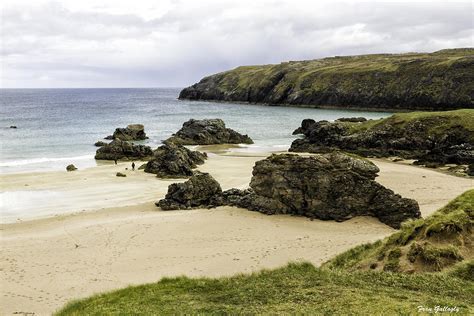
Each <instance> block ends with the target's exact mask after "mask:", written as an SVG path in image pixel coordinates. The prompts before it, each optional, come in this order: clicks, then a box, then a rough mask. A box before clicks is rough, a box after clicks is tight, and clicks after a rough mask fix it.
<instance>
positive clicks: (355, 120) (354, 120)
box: [336, 116, 367, 123]
mask: <svg viewBox="0 0 474 316" xmlns="http://www.w3.org/2000/svg"><path fill="white" fill-rule="evenodd" d="M336 121H338V122H352V123H360V122H365V121H367V119H366V118H365V117H362V116H358V117H341V118H338V119H337V120H336Z"/></svg>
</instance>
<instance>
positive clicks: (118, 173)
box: [115, 172, 127, 177]
mask: <svg viewBox="0 0 474 316" xmlns="http://www.w3.org/2000/svg"><path fill="white" fill-rule="evenodd" d="M115 175H116V176H117V177H126V176H127V175H126V174H124V173H121V172H117V173H116V174H115Z"/></svg>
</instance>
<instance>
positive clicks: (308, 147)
mask: <svg viewBox="0 0 474 316" xmlns="http://www.w3.org/2000/svg"><path fill="white" fill-rule="evenodd" d="M308 122H309V120H304V121H303V122H302V126H301V127H300V128H299V129H298V130H297V131H298V132H302V133H303V134H304V136H305V137H304V138H303V139H297V140H295V141H294V142H293V143H292V144H291V147H290V151H293V152H312V153H321V152H328V151H333V150H344V151H349V152H354V153H357V154H360V155H364V156H376V157H389V156H399V157H402V158H404V159H417V160H418V161H419V162H418V163H419V164H426V163H431V164H433V163H438V164H448V163H455V164H470V163H474V124H473V123H472V122H474V110H458V111H447V112H439V113H430V112H419V113H415V114H412V113H400V114H395V115H392V116H391V117H388V118H386V119H381V120H377V121H367V122H359V123H353V122H348V121H339V120H338V121H336V122H328V121H319V122H314V123H312V124H309V123H308ZM295 132H296V131H295Z"/></svg>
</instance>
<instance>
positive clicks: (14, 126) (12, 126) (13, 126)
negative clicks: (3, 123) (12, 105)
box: [10, 125, 18, 128]
mask: <svg viewBox="0 0 474 316" xmlns="http://www.w3.org/2000/svg"><path fill="white" fill-rule="evenodd" d="M10 128H18V127H16V125H11V126H10Z"/></svg>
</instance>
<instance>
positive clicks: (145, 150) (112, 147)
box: [95, 139, 153, 160]
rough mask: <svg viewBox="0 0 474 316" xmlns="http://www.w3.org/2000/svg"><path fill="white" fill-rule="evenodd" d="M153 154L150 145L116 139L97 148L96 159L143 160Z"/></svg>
mask: <svg viewBox="0 0 474 316" xmlns="http://www.w3.org/2000/svg"><path fill="white" fill-rule="evenodd" d="M152 156H153V151H152V150H151V148H150V147H148V146H144V145H134V144H132V143H129V142H126V141H122V140H120V139H116V140H114V141H112V142H111V143H110V144H107V145H105V146H102V147H100V148H99V149H97V151H96V154H95V159H102V160H139V159H141V160H143V159H149V158H151V157H152Z"/></svg>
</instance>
